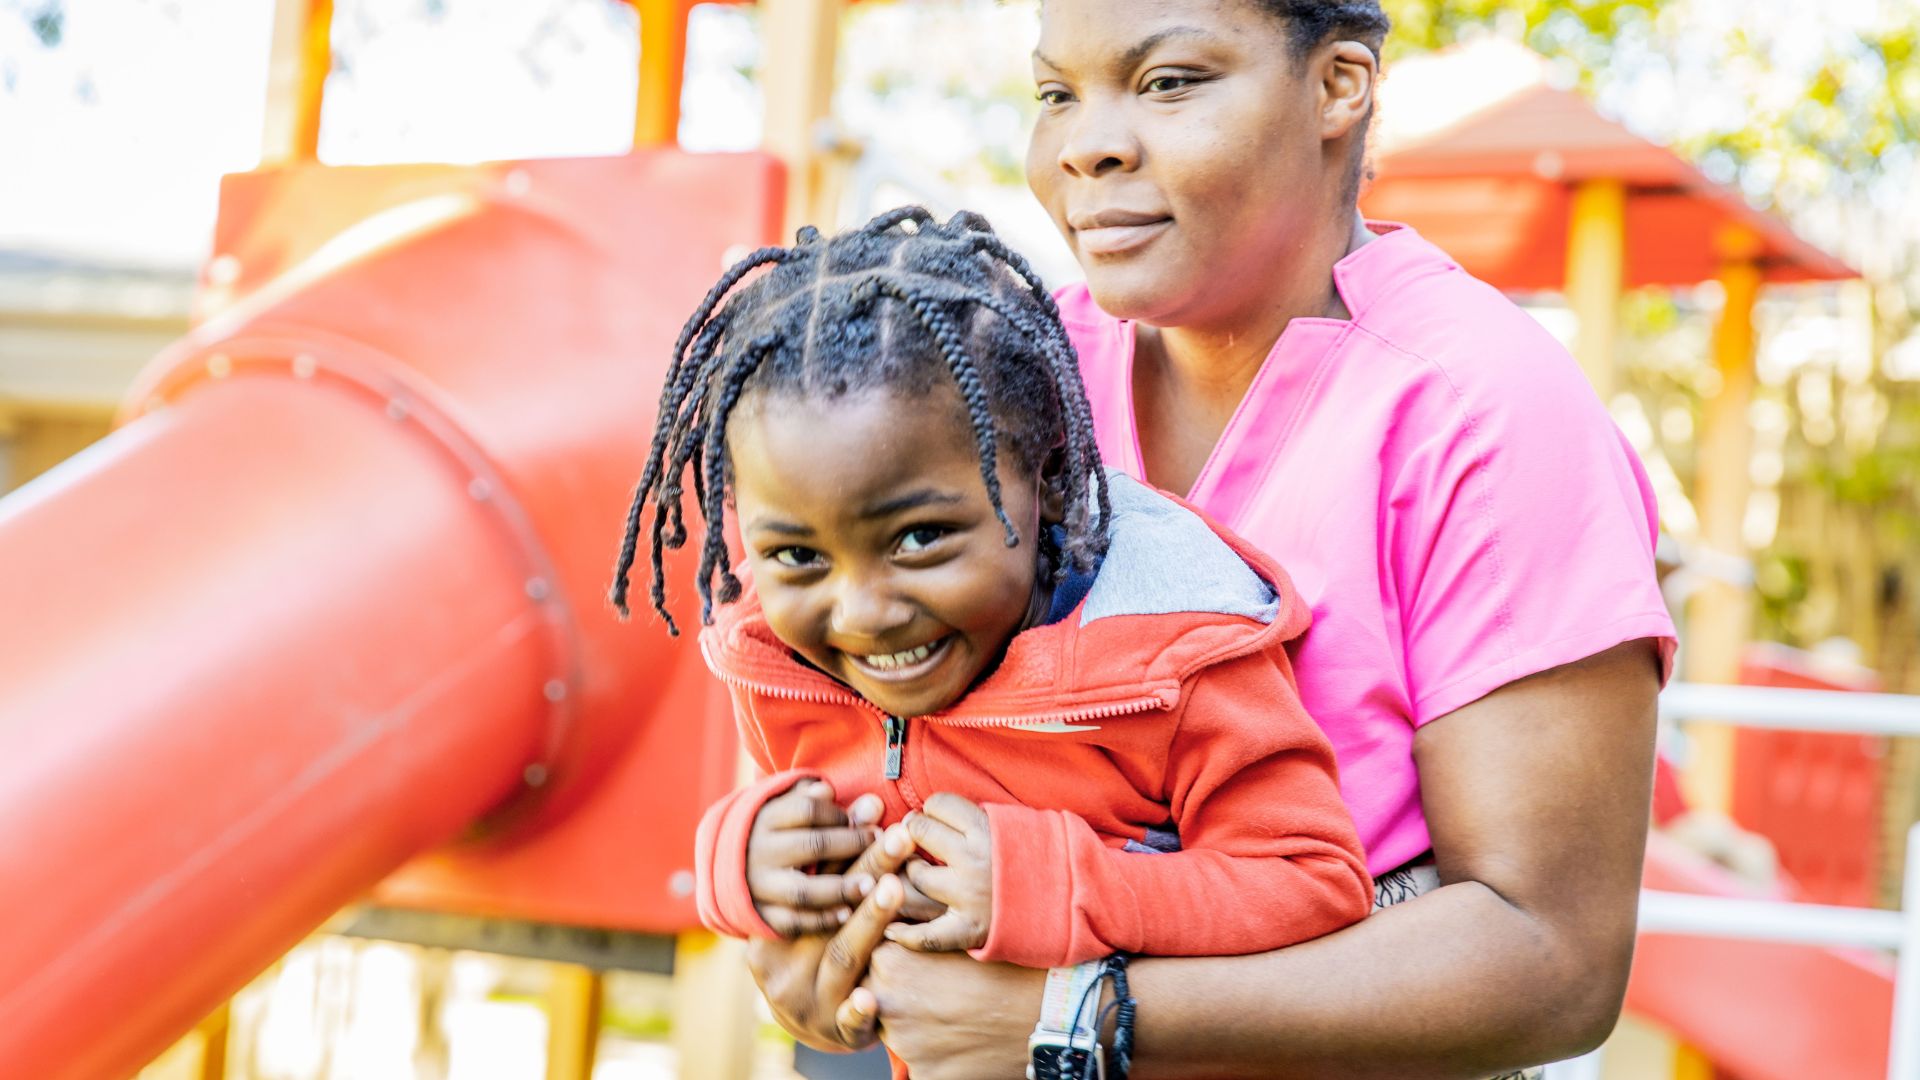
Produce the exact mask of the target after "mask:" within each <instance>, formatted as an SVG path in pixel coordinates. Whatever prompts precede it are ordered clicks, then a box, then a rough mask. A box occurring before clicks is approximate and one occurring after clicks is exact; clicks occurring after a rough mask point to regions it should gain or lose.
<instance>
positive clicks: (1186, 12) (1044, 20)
mask: <svg viewBox="0 0 1920 1080" xmlns="http://www.w3.org/2000/svg"><path fill="white" fill-rule="evenodd" d="M1033 70H1034V80H1035V82H1036V83H1037V85H1038V89H1039V92H1040V99H1041V109H1040V118H1039V121H1038V123H1037V124H1036V125H1035V127H1034V131H1033V140H1032V142H1031V144H1030V146H1029V150H1028V154H1027V183H1028V184H1029V185H1030V186H1031V187H1032V188H1033V192H1034V194H1035V195H1036V196H1038V197H1039V199H1040V202H1041V203H1042V204H1043V205H1044V206H1045V207H1046V208H1047V211H1048V213H1050V214H1051V215H1052V216H1053V221H1054V225H1055V226H1056V227H1058V228H1059V229H1060V232H1061V233H1062V235H1064V236H1065V237H1066V238H1067V243H1068V245H1069V246H1071V247H1072V249H1073V252H1074V255H1075V257H1076V258H1078V259H1079V261H1080V265H1081V267H1082V268H1083V269H1084V270H1085V272H1086V275H1087V284H1088V287H1089V288H1090V289H1091V290H1092V292H1093V298H1094V300H1095V302H1097V303H1098V304H1099V305H1100V306H1101V307H1102V308H1104V309H1105V310H1106V311H1107V312H1109V313H1111V314H1113V315H1117V316H1120V317H1122V318H1133V319H1139V320H1141V321H1144V322H1147V323H1150V324H1154V325H1160V326H1168V325H1182V326H1187V325H1192V326H1205V325H1208V324H1215V323H1230V322H1232V321H1234V320H1236V319H1238V318H1242V317H1244V316H1245V315H1246V314H1248V313H1249V312H1250V311H1252V310H1255V309H1257V308H1258V306H1259V305H1260V303H1261V300H1262V298H1263V297H1264V296H1266V295H1268V294H1269V293H1270V291H1271V289H1272V287H1273V284H1274V278H1275V277H1276V276H1277V275H1278V274H1279V273H1282V272H1284V268H1285V267H1287V266H1288V264H1289V260H1290V259H1292V258H1296V257H1297V253H1298V249H1299V248H1300V247H1301V245H1302V243H1303V242H1304V241H1305V239H1306V237H1307V233H1308V230H1309V229H1310V227H1311V225H1312V223H1313V222H1314V221H1316V220H1320V219H1322V218H1324V217H1325V216H1327V215H1329V214H1332V213H1334V211H1333V209H1332V206H1331V204H1332V202H1334V201H1335V196H1337V192H1329V191H1327V190H1326V189H1327V187H1328V185H1330V184H1331V185H1334V186H1335V187H1337V186H1338V183H1339V178H1338V175H1337V170H1336V175H1335V176H1331V177H1330V176H1329V156H1328V153H1327V151H1325V150H1323V142H1322V140H1323V138H1324V136H1325V134H1326V124H1325V120H1324V116H1323V113H1324V112H1325V109H1324V107H1323V100H1322V99H1323V93H1322V80H1321V79H1320V78H1318V77H1317V76H1314V75H1313V74H1312V71H1313V68H1311V67H1310V66H1308V65H1303V64H1301V63H1299V62H1298V61H1296V60H1295V59H1294V57H1293V53H1292V51H1291V48H1290V44H1289V41H1288V37H1287V32H1286V27H1285V25H1284V24H1283V23H1282V22H1281V21H1280V19H1278V18H1277V17H1275V16H1273V15H1271V14H1269V13H1268V12H1267V11H1266V10H1265V9H1264V8H1263V7H1261V6H1260V5H1259V4H1258V3H1256V2H1255V0H1127V2H1126V3H1114V2H1113V0H1045V4H1044V5H1043V7H1042V9H1041V28H1040V43H1039V45H1038V47H1037V48H1035V50H1034V54H1033Z"/></svg>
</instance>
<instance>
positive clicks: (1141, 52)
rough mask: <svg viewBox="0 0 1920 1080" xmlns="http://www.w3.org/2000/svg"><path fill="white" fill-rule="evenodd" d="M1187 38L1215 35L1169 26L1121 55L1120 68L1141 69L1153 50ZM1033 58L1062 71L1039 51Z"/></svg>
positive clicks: (1204, 31) (1198, 28)
mask: <svg viewBox="0 0 1920 1080" xmlns="http://www.w3.org/2000/svg"><path fill="white" fill-rule="evenodd" d="M1186 37H1197V38H1212V37H1214V35H1213V34H1212V33H1210V32H1208V31H1206V30H1203V29H1201V28H1200V27H1198V26H1169V27H1167V28H1166V29H1164V30H1156V31H1154V32H1153V33H1151V34H1148V35H1147V36H1146V37H1144V38H1141V39H1140V40H1139V41H1137V42H1134V44H1133V45H1132V46H1130V47H1129V48H1128V49H1127V51H1126V52H1123V53H1121V54H1120V62H1119V66H1120V67H1121V68H1124V69H1126V70H1128V71H1132V70H1133V69H1134V68H1136V67H1139V66H1140V62H1141V61H1142V60H1145V59H1146V58H1147V56H1148V55H1149V54H1151V53H1152V52H1153V50H1155V49H1157V48H1159V47H1160V46H1162V45H1164V44H1166V43H1167V42H1168V41H1171V40H1173V39H1174V38H1186ZM1033 58H1034V59H1035V60H1037V61H1039V62H1040V63H1041V64H1044V65H1045V66H1047V67H1050V68H1052V69H1053V70H1055V71H1059V70H1060V65H1059V64H1056V63H1054V62H1053V61H1052V60H1050V59H1048V58H1047V56H1046V54H1045V53H1042V52H1041V51H1040V50H1039V49H1035V50H1033Z"/></svg>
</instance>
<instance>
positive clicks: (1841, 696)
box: [1547, 683, 1920, 1080]
mask: <svg viewBox="0 0 1920 1080" xmlns="http://www.w3.org/2000/svg"><path fill="white" fill-rule="evenodd" d="M1660 715H1661V717H1662V718H1663V719H1671V720H1675V721H1681V722H1686V721H1694V720H1698V721H1704V722H1719V723H1727V724H1734V725H1737V726H1739V727H1750V728H1765V729H1771V730H1776V731H1813V732H1826V733H1831V734H1852V735H1883V736H1901V735H1907V736H1920V697H1916V696H1910V695H1906V694H1866V693H1854V692H1851V691H1844V690H1796V689H1784V688H1776V687H1757V686H1719V685H1709V684H1705V683H1673V684H1671V685H1669V686H1668V687H1667V688H1666V690H1665V691H1663V692H1662V693H1661V695H1660ZM1900 895H1901V904H1902V910H1899V911H1882V910H1879V909H1877V908H1852V907H1835V906H1832V905H1827V904H1796V903H1790V902H1786V901H1773V900H1748V899H1736V898H1731V897H1720V896H1695V895H1691V894H1686V893H1672V892H1662V891H1659V890H1653V889H1648V890H1645V891H1643V892H1642V893H1641V894H1640V933H1643V934H1684V935H1687V936H1690V937H1718V938H1738V939H1741V940H1746V941H1773V942H1785V943H1791V944H1800V945H1820V946H1829V947H1832V946H1838V947H1843V948H1844V947H1855V948H1876V949H1892V950H1895V951H1896V952H1897V954H1898V959H1897V964H1896V967H1895V969H1894V984H1893V1038H1892V1044H1891V1046H1890V1047H1889V1048H1888V1055H1887V1077H1888V1080H1920V824H1916V825H1914V827H1913V828H1912V829H1911V830H1909V831H1908V833H1907V865H1906V877H1905V880H1904V881H1903V882H1902V884H1901V894H1900ZM1600 1057H1601V1051H1600V1050H1596V1051H1594V1052H1593V1053H1591V1054H1588V1055H1586V1056H1584V1057H1581V1058H1576V1059H1574V1060H1572V1061H1567V1062H1561V1063H1558V1064H1556V1065H1552V1066H1549V1067H1548V1071H1547V1075H1548V1076H1549V1077H1550V1078H1551V1080H1593V1078H1598V1077H1599V1076H1600Z"/></svg>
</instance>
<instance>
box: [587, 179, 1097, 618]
mask: <svg viewBox="0 0 1920 1080" xmlns="http://www.w3.org/2000/svg"><path fill="white" fill-rule="evenodd" d="M767 266H771V269H770V270H767V272H766V273H764V274H763V275H761V276H759V277H757V278H756V279H755V280H754V281H753V282H752V283H750V284H747V285H745V286H741V282H742V281H743V280H745V279H746V277H747V276H748V275H749V274H751V273H752V272H753V271H754V270H756V269H758V268H761V267H767ZM736 287H738V288H737V292H736ZM948 378H950V379H952V381H953V385H954V387H955V388H956V389H957V391H958V394H959V398H960V403H961V405H962V407H963V409H964V414H965V420H966V421H967V422H968V423H969V424H970V426H971V427H972V430H973V437H974V443H975V447H976V450H977V451H978V454H979V458H980V461H979V464H980V478H981V481H982V483H983V484H984V485H985V488H986V492H987V496H988V498H989V499H990V500H991V501H992V504H993V508H994V514H995V516H996V517H997V518H998V519H999V521H1000V523H1001V525H1002V527H1003V529H1004V532H1005V539H1006V542H1007V544H1008V546H1014V545H1017V544H1018V543H1019V536H1018V533H1017V531H1016V530H1015V528H1014V526H1013V521H1012V519H1011V517H1009V515H1008V514H1007V510H1006V506H1005V500H1004V498H1003V493H1002V490H1001V485H1000V477H999V469H998V466H999V463H1000V462H1001V461H1002V460H1003V458H1002V455H1004V454H1007V453H1011V454H1013V455H1014V457H1015V459H1016V460H1018V461H1019V462H1020V464H1021V465H1022V466H1023V467H1024V468H1031V469H1034V470H1036V472H1040V473H1043V474H1045V475H1044V477H1043V481H1044V482H1047V483H1058V484H1059V485H1061V488H1062V493H1063V494H1064V496H1065V500H1066V507H1065V513H1064V520H1063V521H1062V526H1063V527H1064V530H1065V532H1066V534H1067V539H1066V542H1065V543H1064V544H1063V545H1062V549H1063V552H1064V554H1066V555H1067V556H1068V559H1067V560H1064V561H1063V565H1061V566H1059V567H1057V568H1056V569H1057V570H1058V571H1059V572H1061V573H1064V572H1065V570H1066V565H1064V562H1071V564H1072V565H1074V566H1078V567H1080V568H1082V569H1090V568H1092V566H1093V565H1095V563H1096V562H1097V560H1098V558H1099V555H1100V553H1101V552H1103V551H1104V550H1105V549H1106V544H1107V528H1108V523H1109V521H1110V519H1111V507H1110V505H1109V500H1108V492H1107V485H1106V477H1105V473H1104V472H1103V470H1102V469H1101V466H1100V456H1099V447H1098V443H1097V441H1096V440H1095V438H1094V427H1093V413H1092V409H1091V406H1089V404H1088V403H1087V399H1086V392H1085V388H1084V387H1083V386H1082V385H1081V382H1080V374H1079V366H1078V362H1077V360H1076V359H1075V356H1074V351H1073V346H1072V343H1071V342H1070V341H1069V340H1068V338H1067V334H1066V329H1065V327H1064V326H1062V325H1061V322H1060V312H1059V309H1058V307H1057V305H1056V304H1055V303H1054V300H1053V297H1052V295H1051V294H1050V293H1049V292H1048V291H1047V289H1046V286H1045V284H1044V283H1043V282H1042V281H1041V279H1040V277H1039V275H1038V274H1036V273H1035V272H1034V271H1033V269H1032V267H1031V266H1030V265H1029V264H1028V263H1027V261H1026V260H1025V259H1024V258H1022V257H1021V256H1020V255H1019V254H1018V253H1016V252H1014V251H1013V250H1012V249H1011V248H1008V247H1007V246H1006V245H1005V244H1004V243H1002V242H1001V241H1000V239H999V238H998V237H997V236H995V235H994V234H993V231H992V229H991V227H990V226H989V225H988V224H987V222H986V220H985V219H984V218H981V217H980V216H979V215H977V214H972V213H968V212H965V211H963V212H960V213H957V214H955V215H954V216H953V217H952V218H950V219H949V220H948V221H946V222H945V223H944V224H942V223H940V222H938V221H937V220H936V219H935V218H934V217H933V215H932V214H930V213H928V212H927V211H926V210H925V209H924V208H921V207H917V206H907V207H901V208H899V209H897V210H890V211H888V212H886V213H884V214H881V215H879V216H877V217H875V218H874V219H872V220H871V221H869V222H868V223H867V224H866V225H864V226H862V227H861V228H859V229H857V230H854V231H852V232H847V233H843V234H841V235H839V236H834V237H823V236H821V234H820V233H819V231H818V230H816V229H813V228H811V227H802V228H801V229H800V230H798V231H797V233H796V234H795V243H794V246H793V247H791V248H777V247H776V248H762V249H760V250H758V251H755V252H753V253H752V254H750V255H748V256H747V257H746V258H745V259H743V260H741V262H739V263H736V264H735V265H734V266H732V267H730V268H729V269H728V270H727V272H726V273H725V274H723V275H722V276H721V278H720V280H719V281H718V282H716V283H715V285H714V287H713V288H712V289H710V290H708V293H707V295H706V297H705V298H704V299H703V300H702V301H701V303H700V305H699V306H698V308H697V309H696V310H695V312H694V314H693V317H692V318H691V319H689V320H688V322H687V324H686V326H685V327H683V328H682V330H681V332H680V335H679V338H678V340H677V341H676V342H675V344H674V352H673V357H672V360H671V361H670V363H669V365H668V370H667V377H666V380H665V385H664V387H663V388H662V391H661V401H660V411H659V422H658V426H657V427H656V429H655V431H654V434H653V441H652V444H651V446H650V448H649V451H648V455H647V461H646V465H645V467H644V469H643V470H642V474H641V482H640V484H639V486H638V487H637V488H636V490H635V493H634V501H633V505H632V506H631V507H630V508H629V511H628V515H627V531H626V534H625V536H624V538H623V542H622V544H621V551H620V558H619V560H618V562H617V564H616V569H615V581H614V586H613V590H612V599H613V602H614V604H615V605H616V606H617V607H618V608H619V609H620V611H621V614H622V615H625V614H626V611H627V592H628V575H629V573H630V570H631V567H632V563H633V559H634V557H635V551H636V549H637V546H638V535H639V526H640V523H641V521H642V518H643V516H644V512H645V506H646V503H648V502H652V503H653V504H654V508H655V509H654V517H653V521H652V523H651V524H652V528H651V530H650V539H651V545H650V548H651V559H650V563H651V569H652V572H653V573H652V581H651V588H650V590H649V591H650V593H651V595H652V600H653V606H654V610H655V611H657V612H659V613H660V615H661V617H662V618H663V619H665V621H666V623H667V627H668V629H669V631H670V632H675V633H677V632H678V627H677V626H675V624H674V621H673V619H672V618H671V616H669V615H668V614H667V607H666V570H665V558H664V553H665V552H666V551H667V550H668V549H672V548H678V547H682V546H684V545H685V544H686V542H687V527H686V522H685V517H684V514H685V509H684V504H685V502H686V501H687V500H686V499H685V497H684V493H683V486H684V484H685V483H686V482H687V481H686V477H687V476H688V475H689V474H691V476H692V481H691V483H692V486H693V496H694V498H693V502H694V505H695V508H696V511H697V512H698V513H699V514H700V515H701V517H702V522H703V526H704V529H705V534H704V537H703V539H702V542H701V552H700V562H699V569H698V572H697V576H696V583H697V584H698V586H699V593H700V598H701V620H702V621H703V622H707V621H710V620H711V618H712V613H713V605H714V603H715V601H716V600H717V601H718V602H719V603H727V602H729V601H730V600H732V599H734V598H735V597H736V596H737V595H738V594H739V592H740V588H741V586H740V581H739V579H738V578H736V577H735V576H734V574H733V572H732V569H731V567H730V566H729V565H728V559H729V553H728V548H727V543H726V534H725V528H724V516H725V513H726V507H727V501H728V497H729V487H730V483H729V480H730V477H729V472H728V470H729V463H728V452H727V425H728V422H729V420H730V418H731V417H732V415H733V413H734V412H735V411H736V409H737V406H738V405H739V403H740V401H741V400H742V399H743V398H744V397H745V396H746V395H747V394H749V393H769V392H780V393H799V394H807V395H814V394H822V395H827V396H829V397H837V396H840V395H843V394H848V393H852V392H856V391H862V390H866V389H869V388H879V387H886V388H891V389H893V390H894V391H895V392H901V393H913V394H919V393H923V392H924V391H925V389H926V387H927V386H928V385H929V382H928V380H941V381H944V380H945V379H948ZM1056 452H1058V453H1059V454H1060V455H1061V456H1060V458H1059V462H1060V464H1059V467H1058V468H1059V471H1058V472H1057V473H1054V472H1052V471H1051V470H1053V469H1054V467H1055V466H1053V465H1052V464H1049V463H1048V462H1049V460H1050V459H1051V455H1053V454H1054V453H1056ZM1096 510H1097V512H1098V518H1097V522H1096V519H1095V516H1094V515H1095V512H1096ZM1039 539H1041V540H1043V541H1044V540H1045V539H1046V538H1045V537H1044V536H1042V537H1040V538H1039ZM1038 546H1039V547H1040V548H1042V549H1043V550H1044V549H1045V547H1046V545H1045V544H1041V545H1038ZM716 578H717V579H718V583H717V585H716V583H715V580H716Z"/></svg>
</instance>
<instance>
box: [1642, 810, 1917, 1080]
mask: <svg viewBox="0 0 1920 1080" xmlns="http://www.w3.org/2000/svg"><path fill="white" fill-rule="evenodd" d="M1645 881H1646V886H1647V887H1648V888H1650V889H1664V890H1670V891H1673V892H1687V893H1703V894H1708V895H1720V896H1743V895H1748V892H1747V890H1745V889H1743V888H1742V887H1741V886H1740V885H1739V884H1738V883H1737V882H1736V881H1735V880H1734V879H1733V878H1732V877H1731V875H1729V874H1728V873H1727V872H1726V871H1724V870H1722V869H1720V868H1719V867H1715V866H1712V865H1710V864H1707V863H1705V862H1704V861H1703V860H1701V859H1700V857H1699V856H1697V855H1694V854H1692V853H1691V852H1688V851H1685V850H1683V849H1681V848H1679V847H1678V846H1677V845H1675V844H1674V843H1673V842H1672V841H1668V840H1665V839H1664V838H1663V837H1660V836H1658V835H1655V836H1654V837H1653V838H1652V841H1651V842H1650V844H1649V845H1648V850H1647V870H1646V879H1645ZM1627 1008H1628V1010H1630V1011H1632V1012H1634V1013H1637V1014H1639V1015H1641V1016H1645V1017H1647V1018H1649V1019H1651V1020H1653V1021H1655V1022H1656V1023H1659V1024H1660V1025H1661V1026H1663V1027H1665V1028H1667V1029H1668V1030H1670V1031H1672V1032H1673V1033H1674V1034H1675V1035H1676V1036H1678V1037H1679V1039H1680V1040H1681V1041H1682V1042H1685V1043H1687V1044H1688V1045H1691V1046H1694V1047H1697V1048H1699V1049H1700V1050H1701V1051H1702V1052H1703V1053H1705V1054H1706V1055H1707V1057H1708V1058H1709V1059H1711V1060H1712V1061H1713V1063H1714V1065H1715V1067H1716V1068H1717V1069H1720V1070H1724V1071H1725V1072H1727V1073H1730V1074H1732V1075H1735V1076H1738V1077H1741V1078H1742V1080H1805V1078H1807V1077H1820V1078H1821V1080H1878V1078H1880V1077H1884V1076H1886V1074H1887V1044H1888V1041H1889V1039H1890V1037H1891V1035H1892V1017H1893V966H1892V964H1890V963H1888V962H1887V961H1886V960H1884V959H1883V958H1881V957H1879V956H1876V955H1874V954H1871V953H1866V952H1851V951H1843V950H1837V949H1815V948H1808V947H1804V946H1795V945H1775V944H1766V943H1756V942H1745V941H1724V940H1713V939H1707V938H1686V937H1671V936H1666V935H1642V936H1641V937H1640V941H1639V945H1638V948H1637V950H1636V952H1635V954H1634V961H1633V977H1632V980H1631V981H1630V983H1629V984H1628V987H1627Z"/></svg>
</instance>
